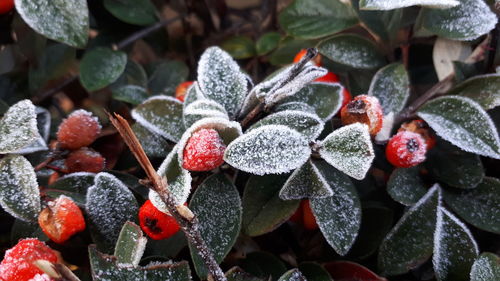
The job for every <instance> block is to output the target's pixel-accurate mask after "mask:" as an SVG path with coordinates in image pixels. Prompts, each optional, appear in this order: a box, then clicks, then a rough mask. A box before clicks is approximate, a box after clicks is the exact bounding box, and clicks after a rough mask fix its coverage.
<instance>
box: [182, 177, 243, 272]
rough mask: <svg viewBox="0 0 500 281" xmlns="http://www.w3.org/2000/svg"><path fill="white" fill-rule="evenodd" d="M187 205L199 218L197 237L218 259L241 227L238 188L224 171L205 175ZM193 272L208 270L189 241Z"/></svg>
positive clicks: (228, 249) (225, 251) (233, 240)
mask: <svg viewBox="0 0 500 281" xmlns="http://www.w3.org/2000/svg"><path fill="white" fill-rule="evenodd" d="M189 208H190V209H191V210H192V211H193V213H194V214H195V215H196V217H197V218H198V221H199V224H200V226H199V228H200V234H201V237H203V240H204V241H205V242H206V244H207V247H208V249H209V250H210V252H211V253H212V255H213V256H214V258H215V260H216V261H217V262H218V263H220V262H222V260H224V257H225V256H226V255H227V254H228V253H229V251H230V250H231V248H232V247H233V245H234V243H235V242H236V238H237V237H238V234H239V233H240V228H241V212H242V209H241V200H240V195H239V193H238V190H237V189H236V187H235V186H234V184H233V183H232V182H231V181H229V179H228V178H227V177H226V176H225V175H224V174H221V173H219V174H215V175H212V176H210V177H209V178H207V179H206V180H205V181H204V182H203V183H202V184H201V185H200V186H199V187H198V189H196V192H195V193H194V194H193V198H192V199H191V202H189ZM189 249H190V250H191V257H192V258H193V263H194V267H195V269H196V273H197V274H198V276H199V277H200V279H206V278H207V275H208V270H207V269H206V267H205V264H204V261H203V259H202V258H201V257H200V256H199V254H198V250H197V249H196V247H195V246H194V245H192V244H189Z"/></svg>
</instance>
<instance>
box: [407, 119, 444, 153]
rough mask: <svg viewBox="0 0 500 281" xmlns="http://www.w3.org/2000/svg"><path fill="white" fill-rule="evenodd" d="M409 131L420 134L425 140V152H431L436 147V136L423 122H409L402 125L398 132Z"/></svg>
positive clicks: (419, 120)
mask: <svg viewBox="0 0 500 281" xmlns="http://www.w3.org/2000/svg"><path fill="white" fill-rule="evenodd" d="M402 131H410V132H414V133H417V134H420V135H421V136H422V137H423V138H424V139H425V144H426V145H427V150H431V149H432V148H433V147H434V146H436V135H435V134H434V133H433V132H432V130H431V128H430V127H429V125H427V123H425V121H424V120H421V119H417V120H412V121H410V122H406V123H403V124H402V125H401V128H399V130H398V132H402Z"/></svg>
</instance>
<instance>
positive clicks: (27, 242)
mask: <svg viewBox="0 0 500 281" xmlns="http://www.w3.org/2000/svg"><path fill="white" fill-rule="evenodd" d="M37 260H47V261H49V262H52V263H56V262H57V261H58V256H57V254H56V252H55V251H54V250H52V249H51V248H49V247H48V246H47V245H45V243H43V242H41V241H39V240H38V239H35V238H28V239H23V240H20V241H19V243H17V245H16V246H14V247H12V248H11V249H10V250H7V251H6V252H5V257H4V259H3V261H2V263H0V280H8V281H28V280H30V279H31V278H34V277H35V276H36V275H37V274H40V275H43V274H44V273H43V271H42V270H40V269H39V268H38V267H37V266H36V265H34V264H33V262H35V261H37Z"/></svg>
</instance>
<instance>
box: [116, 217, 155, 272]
mask: <svg viewBox="0 0 500 281" xmlns="http://www.w3.org/2000/svg"><path fill="white" fill-rule="evenodd" d="M147 242H148V239H147V238H146V237H144V234H143V233H142V230H141V228H140V227H139V226H138V225H137V224H135V223H133V222H130V221H128V222H126V223H125V224H124V225H123V227H122V230H121V231H120V235H119V236H118V241H117V242H116V246H115V253H114V256H115V257H116V261H117V263H118V264H119V265H120V266H134V267H135V266H138V265H139V262H140V261H141V257H142V254H143V253H144V249H145V248H146V243H147Z"/></svg>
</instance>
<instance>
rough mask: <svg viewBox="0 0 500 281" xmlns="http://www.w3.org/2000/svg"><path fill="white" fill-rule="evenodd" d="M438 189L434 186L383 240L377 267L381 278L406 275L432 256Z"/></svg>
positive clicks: (438, 201) (438, 197) (438, 196)
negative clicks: (382, 275)
mask: <svg viewBox="0 0 500 281" xmlns="http://www.w3.org/2000/svg"><path fill="white" fill-rule="evenodd" d="M440 190H441V188H440V187H439V185H437V184H436V185H434V187H432V188H431V189H430V190H429V191H428V192H427V194H425V195H424V196H423V197H422V198H421V199H420V200H419V201H418V202H417V203H416V204H415V205H413V206H412V207H411V208H410V209H409V210H408V211H407V212H406V213H405V214H404V215H403V217H401V219H400V220H399V221H398V222H397V223H396V225H395V226H394V228H393V229H392V230H391V231H390V232H389V234H388V235H387V236H386V237H385V239H384V241H382V244H381V245H380V250H379V255H378V266H379V268H380V270H381V271H382V273H383V274H384V275H399V274H403V273H406V272H408V271H409V270H410V269H412V268H415V267H417V266H419V265H420V264H422V263H424V262H425V261H426V260H427V259H428V258H429V257H430V256H431V255H432V251H433V239H434V238H433V235H434V230H435V228H436V213H437V208H438V205H439V204H440V197H441V196H440V193H441V191H440Z"/></svg>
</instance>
